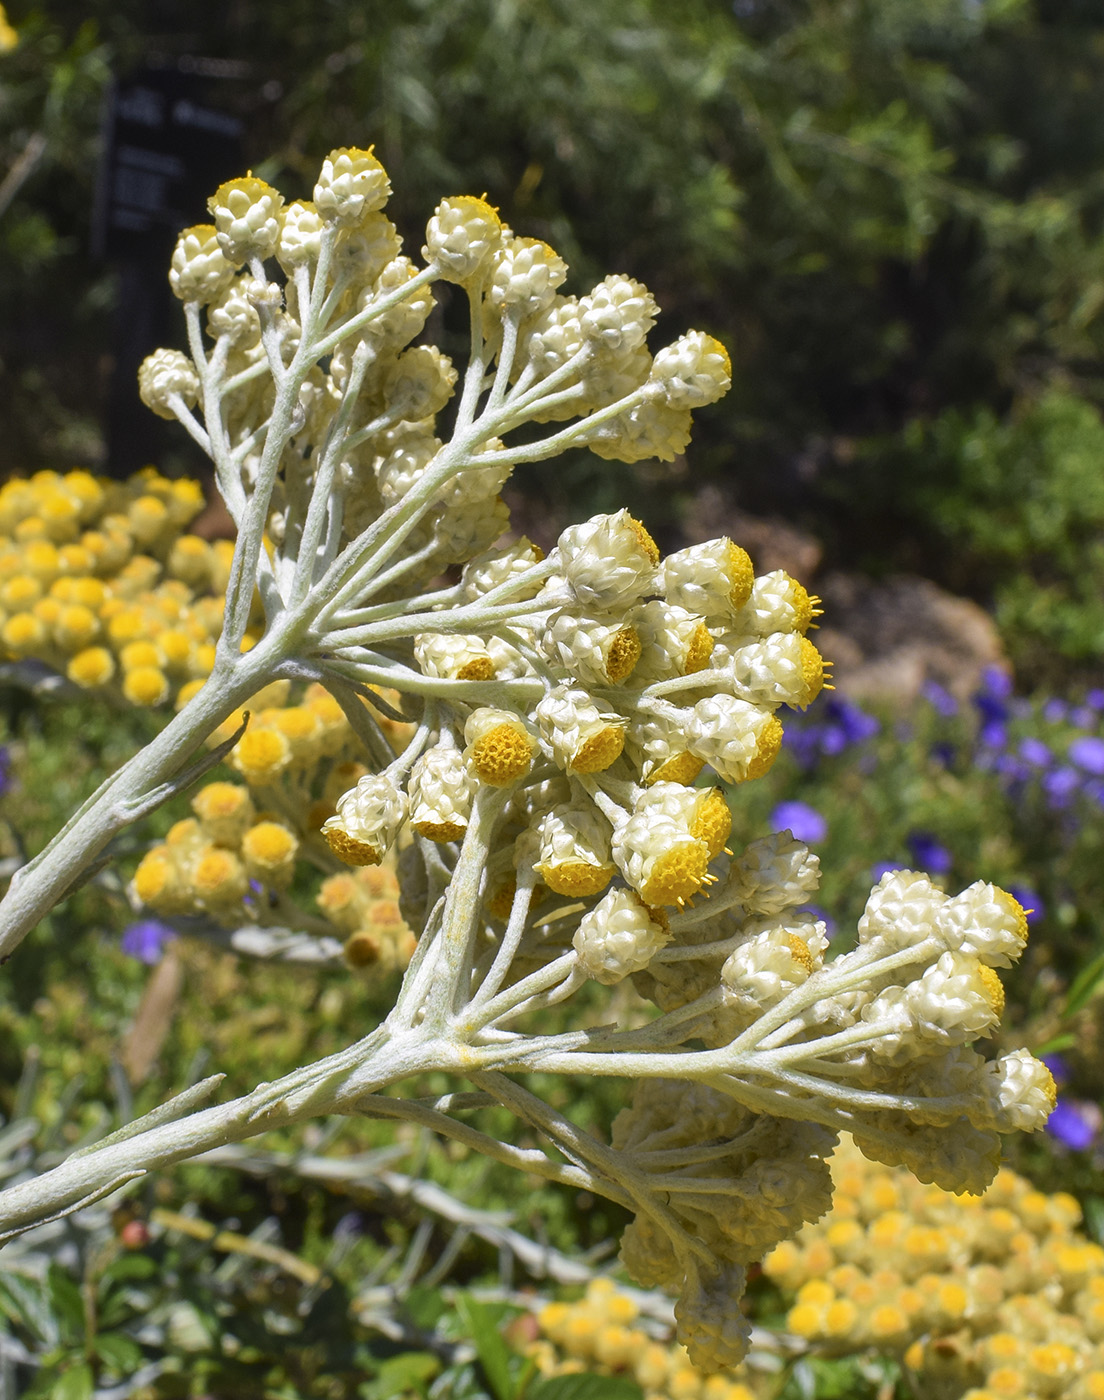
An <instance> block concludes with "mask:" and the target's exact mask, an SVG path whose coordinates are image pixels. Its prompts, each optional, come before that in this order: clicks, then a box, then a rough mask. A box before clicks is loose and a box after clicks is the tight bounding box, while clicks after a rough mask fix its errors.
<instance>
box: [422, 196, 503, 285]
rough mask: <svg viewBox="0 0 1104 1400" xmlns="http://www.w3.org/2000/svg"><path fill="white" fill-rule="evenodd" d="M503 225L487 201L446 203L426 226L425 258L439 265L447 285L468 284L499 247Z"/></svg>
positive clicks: (459, 198)
mask: <svg viewBox="0 0 1104 1400" xmlns="http://www.w3.org/2000/svg"><path fill="white" fill-rule="evenodd" d="M501 239H502V221H501V219H500V218H499V217H498V212H497V210H495V209H494V208H493V207H492V206H491V205H490V204H488V203H487V201H486V200H485V199H476V198H475V196H474V195H465V194H462V195H458V196H457V197H456V198H454V199H443V200H442V201H441V203H440V204H438V206H437V208H436V209H435V210H434V213H433V217H432V218H431V219H430V221H429V223H428V224H427V225H426V242H425V247H424V248H423V249H422V256H423V257H424V258H425V260H426V262H432V263H435V264H436V266H437V267H438V269H439V270H440V273H441V276H442V277H443V278H444V279H445V280H446V281H447V282H467V281H469V280H470V279H471V278H472V277H474V276H475V274H476V273H477V272H479V271H480V269H481V268H482V267H483V265H484V264H485V263H486V261H487V259H488V258H490V256H491V254H492V253H494V252H495V251H496V250H497V248H498V247H499V245H500V243H501Z"/></svg>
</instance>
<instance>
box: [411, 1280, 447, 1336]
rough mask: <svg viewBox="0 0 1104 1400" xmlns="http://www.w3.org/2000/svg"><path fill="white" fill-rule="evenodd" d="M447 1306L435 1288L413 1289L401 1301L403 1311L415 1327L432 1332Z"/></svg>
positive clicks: (418, 1287)
mask: <svg viewBox="0 0 1104 1400" xmlns="http://www.w3.org/2000/svg"><path fill="white" fill-rule="evenodd" d="M447 1308H448V1304H447V1303H446V1302H445V1300H444V1299H443V1298H442V1297H441V1294H440V1293H439V1292H438V1290H437V1289H436V1288H422V1287H420V1286H417V1287H414V1288H412V1289H411V1290H410V1292H409V1293H408V1294H407V1295H406V1297H405V1298H404V1299H403V1309H404V1311H405V1312H406V1315H407V1317H408V1318H409V1319H410V1321H411V1322H412V1323H413V1324H414V1326H415V1327H419V1328H421V1330H422V1331H423V1332H432V1331H433V1329H434V1327H435V1326H436V1325H437V1323H438V1321H439V1320H440V1318H441V1315H442V1313H444V1312H446V1311H447Z"/></svg>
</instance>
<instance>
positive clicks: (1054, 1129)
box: [1046, 1098, 1100, 1152]
mask: <svg viewBox="0 0 1104 1400" xmlns="http://www.w3.org/2000/svg"><path fill="white" fill-rule="evenodd" d="M1094 1109H1095V1112H1094ZM1099 1120H1100V1110H1099V1109H1096V1108H1095V1105H1094V1104H1088V1103H1084V1102H1082V1101H1081V1100H1080V1099H1067V1098H1059V1100H1058V1102H1057V1103H1056V1104H1055V1106H1054V1112H1053V1113H1052V1114H1051V1115H1050V1117H1049V1118H1048V1119H1047V1124H1046V1130H1047V1132H1048V1133H1050V1135H1051V1136H1052V1137H1055V1138H1057V1139H1058V1141H1059V1142H1060V1143H1062V1144H1063V1145H1064V1146H1066V1147H1069V1148H1072V1150H1073V1151H1074V1152H1084V1151H1085V1149H1086V1148H1088V1147H1091V1146H1092V1144H1093V1141H1094V1140H1095V1138H1096V1135H1097V1133H1098V1132H1099V1130H1100V1121H1099Z"/></svg>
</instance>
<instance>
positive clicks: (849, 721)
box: [824, 695, 882, 744]
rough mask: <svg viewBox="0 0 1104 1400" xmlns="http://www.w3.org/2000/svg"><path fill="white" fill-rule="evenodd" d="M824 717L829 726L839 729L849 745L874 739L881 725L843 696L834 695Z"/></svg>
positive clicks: (826, 706) (826, 707)
mask: <svg viewBox="0 0 1104 1400" xmlns="http://www.w3.org/2000/svg"><path fill="white" fill-rule="evenodd" d="M824 717H825V719H826V720H827V721H828V723H829V724H831V725H833V726H834V727H835V728H837V729H839V730H841V731H842V733H843V737H844V739H845V740H846V742H847V743H849V744H861V743H862V742H863V740H864V739H872V738H873V737H874V735H875V734H877V732H878V730H879V729H881V727H882V726H881V725H880V724H879V723H878V721H877V720H876V719H875V718H874V716H873V715H868V714H867V713H866V711H865V710H860V709H859V707H858V705H856V704H855V703H854V702H853V701H851V700H847V699H845V698H844V697H843V696H842V695H839V696H836V695H833V696H832V698H831V699H830V700H829V701H828V703H827V704H826V705H825V707H824Z"/></svg>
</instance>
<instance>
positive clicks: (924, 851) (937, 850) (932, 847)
mask: <svg viewBox="0 0 1104 1400" xmlns="http://www.w3.org/2000/svg"><path fill="white" fill-rule="evenodd" d="M907 840H908V848H909V850H910V851H911V852H912V858H913V860H914V861H915V862H916V864H917V865H918V866H920V868H921V869H922V870H927V871H929V872H930V873H931V874H932V875H946V873H947V871H948V870H950V868H951V866H952V865H953V864H954V857H953V856H952V855H951V853H950V851H948V850H947V848H946V846H941V845H940V844H939V842H938V841H937V840H936V839H935V836H934V835H933V833H932V832H930V831H910V832H909V834H908V837H907Z"/></svg>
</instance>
